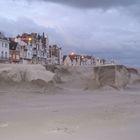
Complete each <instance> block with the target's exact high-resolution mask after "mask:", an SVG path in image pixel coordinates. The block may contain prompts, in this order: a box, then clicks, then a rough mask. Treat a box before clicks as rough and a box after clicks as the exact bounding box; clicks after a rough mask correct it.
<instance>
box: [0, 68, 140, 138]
mask: <svg viewBox="0 0 140 140" xmlns="http://www.w3.org/2000/svg"><path fill="white" fill-rule="evenodd" d="M73 70H74V71H73ZM92 74H93V71H92V68H83V69H82V70H81V69H80V71H79V70H75V68H72V73H69V74H68V72H66V71H65V73H64V71H63V76H62V73H61V74H60V75H61V76H62V77H61V80H62V82H60V83H57V82H56V83H55V85H50V87H47V88H46V87H37V86H35V87H30V85H24V86H23V85H22V84H20V85H15V84H14V85H7V86H6V85H5V86H2V85H4V84H3V83H2V84H1V90H0V139H1V140H46V139H48V140H118V139H119V140H132V139H134V140H139V139H140V133H139V131H140V92H139V91H140V83H139V82H138V80H137V82H135V84H130V85H128V86H127V87H126V88H125V89H119V90H116V89H113V88H110V87H105V88H102V89H96V88H95V87H94V86H95V85H93V84H94V81H93V77H92V76H91V75H92ZM76 75H77V76H76ZM133 77H136V76H133ZM137 77H138V76H137ZM138 79H139V77H138Z"/></svg>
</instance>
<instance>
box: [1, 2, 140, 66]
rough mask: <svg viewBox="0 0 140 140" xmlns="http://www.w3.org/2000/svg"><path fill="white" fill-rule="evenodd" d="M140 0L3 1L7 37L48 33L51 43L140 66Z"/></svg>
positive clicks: (3, 18) (2, 27)
mask: <svg viewBox="0 0 140 140" xmlns="http://www.w3.org/2000/svg"><path fill="white" fill-rule="evenodd" d="M139 7H140V0H20V1H19V0H0V31H2V32H4V33H5V34H6V35H7V36H16V35H17V34H21V33H23V32H27V33H31V32H37V33H42V32H45V33H46V34H47V36H48V38H49V42H50V44H57V45H58V46H59V47H62V48H63V52H64V54H68V53H69V52H75V53H80V54H89V55H93V56H96V57H100V58H105V59H109V60H113V61H115V62H116V63H118V64H125V65H129V66H136V67H137V66H138V67H139V66H140V62H139V60H140V16H139V15H140V8H139Z"/></svg>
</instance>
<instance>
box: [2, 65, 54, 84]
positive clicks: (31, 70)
mask: <svg viewBox="0 0 140 140" xmlns="http://www.w3.org/2000/svg"><path fill="white" fill-rule="evenodd" d="M54 75H55V74H54V73H52V72H50V71H46V70H45V68H44V67H43V66H41V65H19V64H18V65H13V64H12V65H9V64H1V65H0V83H4V82H5V83H9V84H12V83H23V82H24V83H26V82H27V83H28V82H29V83H30V82H33V83H35V82H38V81H40V82H44V83H45V82H46V83H47V82H49V81H51V80H53V77H54Z"/></svg>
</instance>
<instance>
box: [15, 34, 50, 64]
mask: <svg viewBox="0 0 140 140" xmlns="http://www.w3.org/2000/svg"><path fill="white" fill-rule="evenodd" d="M15 41H16V42H18V44H19V46H20V53H21V55H20V56H21V62H22V63H26V64H30V63H33V64H46V63H47V56H48V54H47V53H48V38H47V37H45V34H44V33H43V34H42V35H40V34H37V33H31V34H28V33H23V34H22V35H18V36H17V37H16V39H15Z"/></svg>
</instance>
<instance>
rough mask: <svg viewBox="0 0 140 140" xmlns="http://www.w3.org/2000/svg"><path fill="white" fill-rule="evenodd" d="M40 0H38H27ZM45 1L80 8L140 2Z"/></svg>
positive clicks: (126, 0) (130, 0) (111, 0)
mask: <svg viewBox="0 0 140 140" xmlns="http://www.w3.org/2000/svg"><path fill="white" fill-rule="evenodd" d="M28 1H40V0H28ZM42 1H45V2H53V3H60V4H65V5H69V6H75V7H80V8H109V7H116V6H122V7H126V6H130V5H136V4H140V1H139V0H42Z"/></svg>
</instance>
